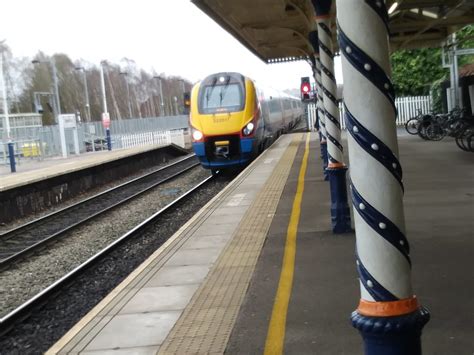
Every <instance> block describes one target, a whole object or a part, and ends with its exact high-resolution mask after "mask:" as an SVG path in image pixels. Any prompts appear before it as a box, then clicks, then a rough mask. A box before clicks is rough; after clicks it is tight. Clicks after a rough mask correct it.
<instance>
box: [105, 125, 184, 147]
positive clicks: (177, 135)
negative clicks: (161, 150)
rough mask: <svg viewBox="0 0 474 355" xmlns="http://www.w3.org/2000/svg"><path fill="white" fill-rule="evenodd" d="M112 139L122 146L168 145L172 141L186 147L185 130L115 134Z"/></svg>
mask: <svg viewBox="0 0 474 355" xmlns="http://www.w3.org/2000/svg"><path fill="white" fill-rule="evenodd" d="M112 139H113V140H114V143H115V144H117V146H118V147H120V148H131V147H136V146H140V145H148V144H153V145H157V146H166V145H169V144H171V143H174V144H176V145H179V146H180V147H184V130H182V129H179V130H173V131H156V132H143V133H131V134H115V135H113V137H112Z"/></svg>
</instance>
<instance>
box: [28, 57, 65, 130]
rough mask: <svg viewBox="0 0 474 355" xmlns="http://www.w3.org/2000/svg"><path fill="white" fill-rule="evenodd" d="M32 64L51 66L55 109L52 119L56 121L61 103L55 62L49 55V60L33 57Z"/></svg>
mask: <svg viewBox="0 0 474 355" xmlns="http://www.w3.org/2000/svg"><path fill="white" fill-rule="evenodd" d="M31 63H33V64H43V63H44V64H49V65H50V67H51V73H52V77H53V87H54V105H53V108H54V110H55V114H54V119H55V121H56V123H57V122H58V115H60V114H61V103H60V101H59V85H58V72H57V70H56V62H55V60H54V57H51V60H39V59H34V60H32V61H31Z"/></svg>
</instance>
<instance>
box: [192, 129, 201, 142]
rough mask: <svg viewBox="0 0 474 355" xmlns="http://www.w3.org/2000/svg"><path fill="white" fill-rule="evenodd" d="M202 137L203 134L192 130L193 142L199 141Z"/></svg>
mask: <svg viewBox="0 0 474 355" xmlns="http://www.w3.org/2000/svg"><path fill="white" fill-rule="evenodd" d="M202 137H203V134H202V132H201V131H198V130H197V129H195V130H193V139H194V140H195V141H200V140H201V139H202Z"/></svg>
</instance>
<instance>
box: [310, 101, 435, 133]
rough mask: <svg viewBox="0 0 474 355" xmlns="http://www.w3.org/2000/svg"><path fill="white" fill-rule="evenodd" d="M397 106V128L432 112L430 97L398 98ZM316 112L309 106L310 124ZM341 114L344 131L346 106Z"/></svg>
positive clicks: (340, 107) (341, 107)
mask: <svg viewBox="0 0 474 355" xmlns="http://www.w3.org/2000/svg"><path fill="white" fill-rule="evenodd" d="M395 106H396V108H397V111H398V116H397V126H403V125H404V124H405V123H406V122H407V121H408V120H409V119H410V118H412V117H415V116H416V115H418V113H419V112H420V111H421V113H430V112H431V107H432V106H431V97H430V96H407V97H397V98H396V99H395ZM315 112H316V105H315V104H308V118H307V120H308V122H314V120H315V119H314V117H315ZM339 112H340V120H341V127H342V129H346V123H345V121H344V105H343V104H342V102H340V103H339Z"/></svg>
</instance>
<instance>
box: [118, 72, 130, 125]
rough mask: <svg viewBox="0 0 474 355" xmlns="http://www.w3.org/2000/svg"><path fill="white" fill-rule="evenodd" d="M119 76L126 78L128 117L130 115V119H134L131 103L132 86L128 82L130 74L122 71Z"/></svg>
mask: <svg viewBox="0 0 474 355" xmlns="http://www.w3.org/2000/svg"><path fill="white" fill-rule="evenodd" d="M119 74H120V75H123V76H124V78H125V84H126V85H127V98H128V115H129V118H132V104H131V102H130V84H129V82H128V72H126V71H124V72H122V71H121V72H120V73H119Z"/></svg>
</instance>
